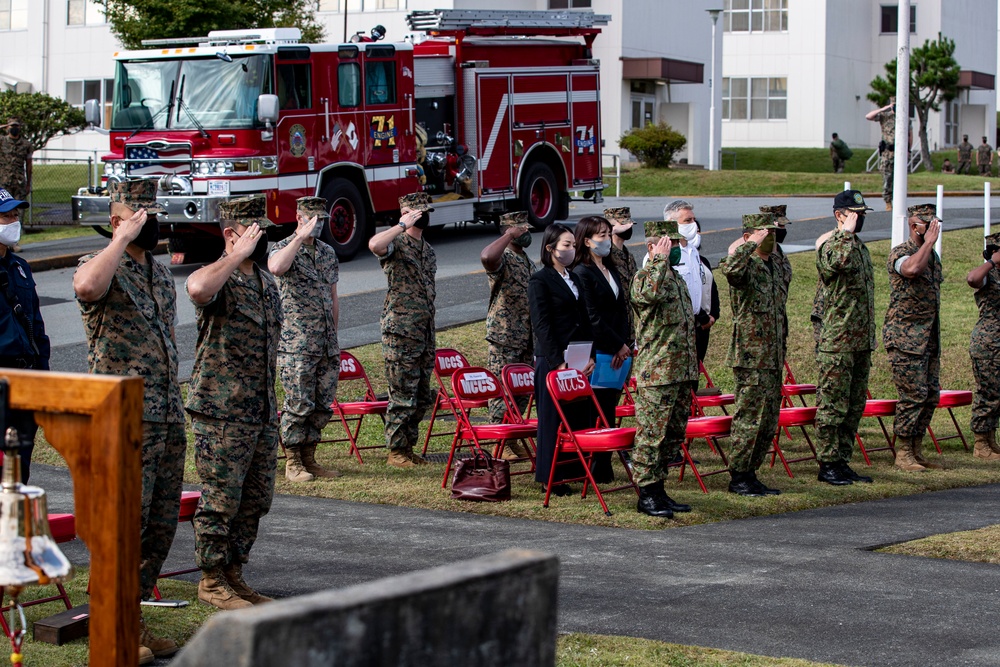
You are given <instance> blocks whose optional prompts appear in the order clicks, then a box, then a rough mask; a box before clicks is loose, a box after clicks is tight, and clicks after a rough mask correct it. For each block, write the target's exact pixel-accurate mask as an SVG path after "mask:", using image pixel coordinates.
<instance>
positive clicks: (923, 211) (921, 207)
mask: <svg viewBox="0 0 1000 667" xmlns="http://www.w3.org/2000/svg"><path fill="white" fill-rule="evenodd" d="M906 217H908V218H919V219H920V220H923V221H924V222H930V221H931V220H933V219H934V218H936V217H937V206H935V205H934V204H917V205H916V206H911V207H909V208H908V209H906Z"/></svg>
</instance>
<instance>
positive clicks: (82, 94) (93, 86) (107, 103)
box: [0, 0, 115, 127]
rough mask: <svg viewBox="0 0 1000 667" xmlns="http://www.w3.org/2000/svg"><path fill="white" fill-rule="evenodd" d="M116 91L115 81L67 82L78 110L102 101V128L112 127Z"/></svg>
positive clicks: (70, 101)
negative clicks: (88, 104) (84, 105)
mask: <svg viewBox="0 0 1000 667" xmlns="http://www.w3.org/2000/svg"><path fill="white" fill-rule="evenodd" d="M0 1H2V0H0ZM114 90H115V80H114V79H88V80H85V81H67V82H66V103H67V104H70V105H72V106H74V107H76V108H77V109H83V103H84V102H86V101H87V100H98V101H100V103H101V105H102V106H103V107H104V123H103V124H102V125H101V127H111V103H112V102H113V101H114Z"/></svg>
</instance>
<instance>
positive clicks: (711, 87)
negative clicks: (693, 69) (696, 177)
mask: <svg viewBox="0 0 1000 667" xmlns="http://www.w3.org/2000/svg"><path fill="white" fill-rule="evenodd" d="M706 11H707V12H708V15H709V16H711V17H712V74H711V76H710V77H709V79H708V92H709V95H710V97H711V100H710V102H709V105H708V118H709V121H708V170H709V171H715V170H717V169H718V168H719V160H718V154H719V151H718V149H717V148H716V147H715V140H716V137H715V82H716V81H717V78H716V75H715V74H716V73H715V51H716V47H715V31H716V24H717V23H718V22H719V14H720V13H721V12H722V10H721V9H708V10H706Z"/></svg>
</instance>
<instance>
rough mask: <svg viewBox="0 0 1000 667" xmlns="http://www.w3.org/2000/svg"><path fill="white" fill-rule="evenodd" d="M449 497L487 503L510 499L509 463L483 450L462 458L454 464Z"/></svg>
mask: <svg viewBox="0 0 1000 667" xmlns="http://www.w3.org/2000/svg"><path fill="white" fill-rule="evenodd" d="M451 497H452V498H455V499H457V500H472V501H477V502H488V503H496V502H500V501H503V500H510V463H508V462H507V461H504V460H502V459H495V458H493V457H492V456H490V455H489V454H487V453H486V452H484V451H476V453H475V455H474V456H472V457H471V458H467V459H462V460H461V461H459V462H458V464H457V465H456V466H455V476H454V477H453V478H452V480H451Z"/></svg>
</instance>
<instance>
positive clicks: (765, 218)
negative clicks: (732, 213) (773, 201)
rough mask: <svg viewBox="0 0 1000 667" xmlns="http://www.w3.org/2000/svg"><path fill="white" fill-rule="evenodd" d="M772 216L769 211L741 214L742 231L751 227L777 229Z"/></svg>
mask: <svg viewBox="0 0 1000 667" xmlns="http://www.w3.org/2000/svg"><path fill="white" fill-rule="evenodd" d="M777 228H778V225H776V224H774V216H773V215H771V214H770V213H748V214H747V215H744V216H743V231H749V230H751V229H777Z"/></svg>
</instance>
